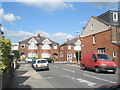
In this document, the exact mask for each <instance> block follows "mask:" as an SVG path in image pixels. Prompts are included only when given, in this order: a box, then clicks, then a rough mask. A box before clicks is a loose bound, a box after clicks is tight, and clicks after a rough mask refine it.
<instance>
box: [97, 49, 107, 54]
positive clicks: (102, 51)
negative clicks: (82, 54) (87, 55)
mask: <svg viewBox="0 0 120 90" xmlns="http://www.w3.org/2000/svg"><path fill="white" fill-rule="evenodd" d="M105 51H106V49H105V48H98V53H105Z"/></svg>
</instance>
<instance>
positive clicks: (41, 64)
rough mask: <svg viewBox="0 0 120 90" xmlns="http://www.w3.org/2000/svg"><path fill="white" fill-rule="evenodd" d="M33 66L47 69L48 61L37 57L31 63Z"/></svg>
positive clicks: (37, 68) (38, 68)
mask: <svg viewBox="0 0 120 90" xmlns="http://www.w3.org/2000/svg"><path fill="white" fill-rule="evenodd" d="M33 68H34V69H35V70H36V71H37V70H41V69H47V70H49V63H48V61H47V60H46V59H37V60H35V61H34V63H33Z"/></svg>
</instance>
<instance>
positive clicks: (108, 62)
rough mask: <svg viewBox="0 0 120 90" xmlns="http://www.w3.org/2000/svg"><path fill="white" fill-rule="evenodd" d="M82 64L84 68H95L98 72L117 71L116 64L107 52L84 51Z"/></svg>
mask: <svg viewBox="0 0 120 90" xmlns="http://www.w3.org/2000/svg"><path fill="white" fill-rule="evenodd" d="M80 66H81V68H82V69H87V68H89V69H93V70H95V72H96V73H98V72H101V71H107V72H112V73H115V72H116V64H115V62H114V61H113V59H112V58H111V57H110V56H109V55H108V54H105V53H82V56H81V63H80Z"/></svg>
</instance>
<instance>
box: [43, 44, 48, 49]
mask: <svg viewBox="0 0 120 90" xmlns="http://www.w3.org/2000/svg"><path fill="white" fill-rule="evenodd" d="M42 49H43V50H50V45H48V44H44V45H42Z"/></svg>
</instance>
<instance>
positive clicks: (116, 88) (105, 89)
mask: <svg viewBox="0 0 120 90" xmlns="http://www.w3.org/2000/svg"><path fill="white" fill-rule="evenodd" d="M95 90H120V83H116V84H109V85H105V86H100V87H98V88H96V89H95Z"/></svg>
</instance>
